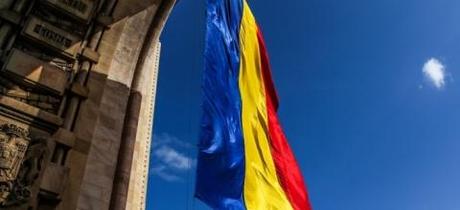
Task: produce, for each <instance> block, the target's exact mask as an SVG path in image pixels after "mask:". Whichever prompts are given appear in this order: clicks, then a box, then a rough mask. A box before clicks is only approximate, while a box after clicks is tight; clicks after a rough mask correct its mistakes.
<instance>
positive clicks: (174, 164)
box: [153, 146, 192, 170]
mask: <svg viewBox="0 0 460 210" xmlns="http://www.w3.org/2000/svg"><path fill="white" fill-rule="evenodd" d="M153 154H154V157H155V158H158V160H160V161H161V162H163V163H164V164H165V165H167V166H168V167H170V168H173V169H177V170H188V169H191V168H192V159H191V158H189V157H187V156H186V155H184V154H182V153H180V152H178V151H176V150H175V149H173V148H171V147H169V146H161V147H160V148H158V149H155V150H154V151H153Z"/></svg>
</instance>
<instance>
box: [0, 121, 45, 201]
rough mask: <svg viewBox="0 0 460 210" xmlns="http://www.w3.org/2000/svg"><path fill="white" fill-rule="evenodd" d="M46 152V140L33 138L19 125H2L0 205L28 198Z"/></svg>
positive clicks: (0, 129)
mask: <svg viewBox="0 0 460 210" xmlns="http://www.w3.org/2000/svg"><path fill="white" fill-rule="evenodd" d="M45 152H46V142H45V140H39V139H37V140H34V139H31V138H30V136H29V133H28V132H27V131H26V130H24V129H23V128H20V127H18V126H16V125H13V124H4V125H0V208H1V207H5V206H12V205H17V204H22V203H24V202H27V200H28V199H29V197H30V193H31V187H32V185H33V183H34V181H35V180H36V179H37V178H38V176H39V174H40V171H41V170H42V164H43V161H44V159H45V158H44V157H45Z"/></svg>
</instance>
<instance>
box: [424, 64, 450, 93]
mask: <svg viewBox="0 0 460 210" xmlns="http://www.w3.org/2000/svg"><path fill="white" fill-rule="evenodd" d="M423 74H424V75H425V77H426V78H427V79H428V80H429V81H430V82H431V83H432V84H433V85H434V86H435V87H436V88H437V89H441V88H443V87H444V86H445V85H446V81H445V78H446V67H445V66H444V64H442V63H441V62H440V61H439V60H438V59H436V58H430V59H429V60H428V61H426V62H425V65H424V66H423Z"/></svg>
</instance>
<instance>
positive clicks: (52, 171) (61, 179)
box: [40, 163, 70, 195]
mask: <svg viewBox="0 0 460 210" xmlns="http://www.w3.org/2000/svg"><path fill="white" fill-rule="evenodd" d="M69 171H70V169H69V168H68V167H65V166H61V165H57V164H55V163H49V164H48V167H47V168H46V170H45V173H44V175H43V180H42V183H41V185H40V188H41V189H42V190H45V191H48V192H51V193H54V194H56V195H60V194H61V193H62V192H63V191H64V190H65V187H66V186H67V182H68V178H69Z"/></svg>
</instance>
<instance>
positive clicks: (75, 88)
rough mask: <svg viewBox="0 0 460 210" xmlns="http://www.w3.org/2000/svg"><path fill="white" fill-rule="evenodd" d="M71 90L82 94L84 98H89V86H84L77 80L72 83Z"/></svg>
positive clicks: (79, 94) (78, 94)
mask: <svg viewBox="0 0 460 210" xmlns="http://www.w3.org/2000/svg"><path fill="white" fill-rule="evenodd" d="M70 91H71V92H72V93H73V94H75V95H77V96H80V97H82V98H88V95H89V89H88V88H87V87H84V86H83V85H81V84H80V83H76V82H74V83H72V86H71V88H70Z"/></svg>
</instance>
